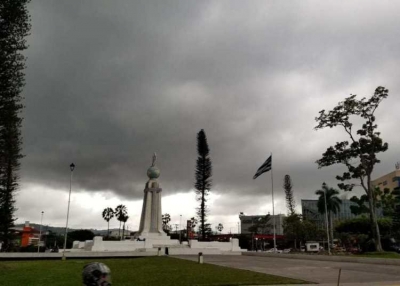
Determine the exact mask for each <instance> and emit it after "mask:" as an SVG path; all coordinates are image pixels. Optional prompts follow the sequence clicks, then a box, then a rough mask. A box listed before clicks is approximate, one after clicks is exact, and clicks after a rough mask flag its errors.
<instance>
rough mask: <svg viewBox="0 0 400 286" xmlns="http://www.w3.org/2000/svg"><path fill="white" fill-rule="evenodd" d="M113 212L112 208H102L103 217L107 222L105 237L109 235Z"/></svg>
mask: <svg viewBox="0 0 400 286" xmlns="http://www.w3.org/2000/svg"><path fill="white" fill-rule="evenodd" d="M114 215H115V212H114V210H113V209H112V208H105V209H104V210H103V213H102V216H103V219H104V220H105V221H106V222H107V237H108V236H109V235H110V220H111V219H112V218H113V217H114Z"/></svg>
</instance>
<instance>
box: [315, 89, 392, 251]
mask: <svg viewBox="0 0 400 286" xmlns="http://www.w3.org/2000/svg"><path fill="white" fill-rule="evenodd" d="M388 92H389V91H388V90H387V89H385V88H384V87H382V86H379V87H377V88H376V89H375V92H374V94H373V95H372V96H371V98H369V99H366V98H362V99H360V100H358V99H356V95H351V96H350V97H348V98H346V99H345V100H344V101H343V102H339V104H338V105H337V106H336V107H335V108H333V109H332V110H331V111H328V112H326V111H325V110H321V111H320V112H319V116H318V117H316V118H315V120H316V121H317V123H318V124H317V126H316V127H315V129H316V130H318V129H323V128H333V127H337V126H340V127H342V128H343V129H344V131H345V132H346V134H347V135H348V137H349V140H345V141H342V142H337V143H336V144H335V145H334V146H331V147H329V148H328V149H327V150H326V151H325V153H323V154H322V158H321V159H319V160H317V162H316V163H317V164H318V167H319V168H322V167H327V166H331V165H335V164H344V165H345V166H346V167H347V171H346V172H344V173H343V174H342V175H340V176H337V177H336V178H337V179H338V180H340V181H342V182H343V183H340V184H338V186H339V188H340V189H342V190H345V191H351V190H352V189H353V188H354V186H356V185H359V186H361V187H362V188H363V190H364V191H365V194H366V195H367V196H368V204H369V209H370V219H371V225H372V229H371V230H372V233H373V237H374V243H375V248H376V250H377V251H383V249H382V245H381V239H380V232H379V226H378V222H377V217H376V211H375V210H376V208H375V207H376V205H375V199H374V189H373V187H372V186H371V175H372V172H373V170H374V166H375V164H377V163H379V162H380V161H379V160H378V158H377V154H378V153H381V152H385V151H386V150H387V149H388V144H387V143H384V142H383V141H382V139H381V138H380V133H379V132H377V131H376V130H377V128H378V125H377V124H376V123H375V120H376V118H375V111H376V109H377V108H378V106H379V104H380V103H381V102H382V100H384V99H385V98H387V97H388ZM357 117H358V118H359V119H361V120H362V121H363V124H362V126H361V127H360V128H359V129H358V130H356V131H354V128H355V127H354V124H353V123H352V122H350V118H352V119H353V118H357ZM355 180H356V181H358V184H356V183H355ZM345 182H346V183H345Z"/></svg>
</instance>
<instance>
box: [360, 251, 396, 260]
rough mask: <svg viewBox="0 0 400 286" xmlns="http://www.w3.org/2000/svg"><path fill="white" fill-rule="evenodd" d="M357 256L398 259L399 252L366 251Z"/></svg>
mask: <svg viewBox="0 0 400 286" xmlns="http://www.w3.org/2000/svg"><path fill="white" fill-rule="evenodd" d="M357 256H362V257H371V258H395V259H396V258H397V259H400V254H398V253H396V252H366V253H363V254H360V255H357Z"/></svg>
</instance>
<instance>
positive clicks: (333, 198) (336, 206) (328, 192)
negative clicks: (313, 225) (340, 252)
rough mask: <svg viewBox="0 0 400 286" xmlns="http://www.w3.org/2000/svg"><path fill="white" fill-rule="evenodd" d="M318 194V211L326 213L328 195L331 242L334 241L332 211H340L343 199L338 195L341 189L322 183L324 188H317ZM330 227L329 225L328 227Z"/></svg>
mask: <svg viewBox="0 0 400 286" xmlns="http://www.w3.org/2000/svg"><path fill="white" fill-rule="evenodd" d="M315 194H316V195H319V198H318V203H317V206H318V212H319V213H320V214H325V196H326V209H327V211H328V222H329V224H330V236H331V243H333V226H332V213H334V214H337V213H338V212H339V211H340V205H341V204H342V200H341V199H339V197H338V196H337V195H338V194H339V191H338V190H336V189H334V188H329V187H328V185H327V184H325V183H323V184H322V190H317V191H316V192H315ZM328 228H329V227H328Z"/></svg>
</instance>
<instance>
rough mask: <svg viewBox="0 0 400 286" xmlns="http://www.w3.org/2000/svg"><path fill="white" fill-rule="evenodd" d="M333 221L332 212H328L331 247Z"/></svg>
mask: <svg viewBox="0 0 400 286" xmlns="http://www.w3.org/2000/svg"><path fill="white" fill-rule="evenodd" d="M332 221H333V219H332V212H331V211H329V223H330V228H331V233H330V235H331V245H333V223H332Z"/></svg>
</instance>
